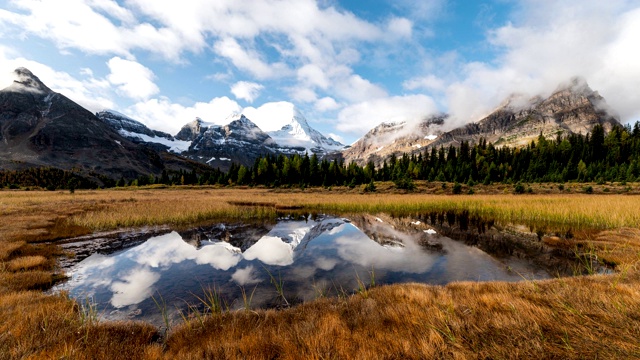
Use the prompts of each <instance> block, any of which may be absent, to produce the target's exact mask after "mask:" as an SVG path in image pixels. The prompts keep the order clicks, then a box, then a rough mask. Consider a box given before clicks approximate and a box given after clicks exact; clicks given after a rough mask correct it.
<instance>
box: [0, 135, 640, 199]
mask: <svg viewBox="0 0 640 360" xmlns="http://www.w3.org/2000/svg"><path fill="white" fill-rule="evenodd" d="M56 179H58V180H56ZM414 180H426V181H441V182H455V183H466V184H469V185H474V184H477V183H483V184H491V183H514V184H515V183H520V182H530V183H532V182H557V183H562V182H567V181H576V182H604V181H620V182H623V181H630V182H631V181H640V124H639V123H636V124H635V125H634V126H633V128H632V127H631V126H629V125H627V126H624V127H623V126H618V127H614V128H613V129H612V130H611V131H610V132H609V133H606V132H605V130H604V128H603V127H602V126H600V125H596V126H595V127H594V128H593V129H592V131H591V132H590V133H588V134H586V135H581V134H569V135H562V134H558V135H557V136H556V137H555V139H547V138H545V137H544V136H542V134H541V135H540V136H539V137H538V138H537V139H536V141H532V142H531V143H529V144H528V145H527V146H524V147H513V148H512V147H496V146H495V145H494V144H492V143H490V142H487V141H486V140H484V139H481V140H480V141H479V142H478V143H477V144H473V145H472V144H470V143H468V142H462V143H461V144H460V145H459V146H453V145H451V146H448V147H439V148H435V147H434V148H427V149H425V150H424V151H423V152H421V153H418V154H412V155H408V154H403V155H402V156H400V157H397V156H394V155H392V156H391V157H389V158H388V159H386V160H385V161H384V162H383V164H382V166H380V167H376V166H374V164H373V162H369V163H368V164H366V165H365V166H360V165H357V164H356V163H350V164H345V163H344V161H343V160H336V161H332V160H328V159H319V158H318V156H317V155H316V154H312V155H311V156H309V155H308V154H304V155H298V154H296V155H292V156H286V155H266V156H261V157H258V158H257V159H256V160H255V161H254V163H253V165H252V166H244V165H238V164H232V165H231V168H230V169H229V170H228V171H226V172H223V171H221V170H219V169H212V170H208V171H202V170H201V169H199V170H195V169H194V170H192V171H184V170H181V171H173V172H169V171H166V170H165V171H163V172H162V174H161V175H159V176H158V175H149V176H147V175H143V176H140V177H138V178H137V179H124V178H121V179H119V180H117V181H116V180H111V179H109V180H105V179H101V181H102V183H103V186H106V187H111V186H142V185H150V184H165V185H215V184H219V185H224V186H227V185H252V186H255V185H264V186H268V187H291V186H296V187H315V186H324V187H330V186H349V187H355V186H359V185H362V184H368V185H369V187H371V189H373V188H374V185H373V184H374V182H375V181H393V182H394V183H395V184H396V186H397V187H398V188H405V189H411V188H413V181H414ZM70 184H71V185H72V186H73V187H77V188H81V187H97V184H96V183H95V182H92V181H90V180H87V179H85V178H83V177H81V176H80V175H77V174H74V173H73V172H69V171H63V170H58V169H51V168H43V169H27V170H22V171H13V172H8V171H3V172H0V186H5V187H6V186H17V185H20V186H40V187H47V188H51V187H57V188H64V189H66V188H69V187H70Z"/></svg>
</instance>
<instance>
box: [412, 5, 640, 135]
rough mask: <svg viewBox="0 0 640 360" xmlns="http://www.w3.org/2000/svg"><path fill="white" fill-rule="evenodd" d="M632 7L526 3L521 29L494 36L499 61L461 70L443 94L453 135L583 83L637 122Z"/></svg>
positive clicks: (639, 31) (637, 61)
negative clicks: (504, 106)
mask: <svg viewBox="0 0 640 360" xmlns="http://www.w3.org/2000/svg"><path fill="white" fill-rule="evenodd" d="M631 4H632V2H630V1H622V0H619V1H616V0H614V1H607V2H602V1H596V0H591V1H581V2H580V3H579V4H577V3H575V2H571V1H554V2H543V3H540V2H538V1H532V0H529V1H524V2H523V3H522V5H521V9H520V12H519V13H518V15H519V16H520V19H521V21H520V23H516V24H511V23H510V24H507V25H505V26H503V27H500V28H498V29H495V30H494V31H492V32H491V33H490V37H489V40H490V42H491V44H492V45H493V46H495V47H498V48H499V49H501V50H502V51H501V56H499V57H498V58H497V59H496V60H495V61H494V62H493V63H492V64H487V63H477V62H472V63H467V64H464V65H463V66H462V74H463V76H462V77H461V79H459V80H458V81H455V82H453V83H452V84H451V85H449V86H448V88H447V89H446V91H445V93H446V96H447V98H448V100H447V103H448V104H447V105H448V108H449V111H450V113H451V114H452V117H451V121H450V122H449V123H448V124H447V125H448V127H453V126H456V125H461V124H464V123H466V122H469V121H475V120H479V118H480V117H481V116H483V115H485V114H487V113H488V112H489V111H491V110H492V109H493V108H495V106H497V105H499V104H500V103H501V102H502V101H503V100H504V99H505V98H506V97H508V96H509V95H511V94H513V93H521V94H524V95H526V96H534V95H548V94H550V93H551V92H552V91H553V90H554V89H556V88H557V86H558V85H559V84H560V83H563V82H566V81H567V80H568V79H569V78H571V77H573V76H583V77H584V78H586V80H587V81H588V83H589V85H590V86H591V88H592V89H594V90H597V91H598V92H599V93H600V94H601V95H602V96H604V97H605V99H606V101H607V103H608V104H609V105H611V107H612V108H614V109H615V110H617V111H618V112H619V113H620V115H621V120H622V121H623V122H625V121H629V120H632V119H637V118H638V117H640V109H639V107H638V105H637V104H638V102H637V96H635V94H636V93H637V91H636V90H637V86H638V85H637V84H638V79H640V48H638V46H637V45H636V44H639V43H640V25H639V24H640V9H639V8H637V5H636V6H635V9H634V8H633V7H634V6H632V5H631ZM406 85H410V86H411V85H414V83H407V84H406ZM634 89H635V90H634Z"/></svg>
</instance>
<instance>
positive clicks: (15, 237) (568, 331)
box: [0, 183, 640, 359]
mask: <svg viewBox="0 0 640 360" xmlns="http://www.w3.org/2000/svg"><path fill="white" fill-rule="evenodd" d="M417 185H418V188H417V192H414V193H410V194H400V193H385V192H386V191H390V192H393V190H389V189H387V184H376V188H377V191H376V192H375V193H368V194H362V195H360V194H358V190H357V189H356V190H354V191H349V190H346V189H338V188H334V189H332V190H326V189H305V191H304V192H302V191H298V190H287V191H282V192H281V191H279V190H276V191H274V190H268V189H213V188H188V189H177V188H164V189H140V190H130V189H127V190H108V191H76V192H75V194H73V195H71V194H68V192H38V191H29V192H22V191H11V192H0V205H1V206H0V355H2V356H0V357H2V358H33V359H38V358H76V359H95V358H123V359H134V358H135V359H144V358H146V359H156V358H177V359H193V358H283V359H294V358H309V359H320V358H343V359H347V358H349V359H351V358H355V359H369V358H405V359H424V358H567V359H578V358H639V357H640V343H638V340H637V339H638V338H640V322H638V319H640V221H639V219H640V212H638V211H637V209H638V208H640V198H639V197H637V196H627V195H614V193H616V192H618V189H616V188H614V187H611V186H609V187H611V194H612V195H602V196H599V195H598V196H596V195H586V194H577V193H576V192H577V191H579V190H580V189H579V188H578V187H576V186H577V185H576V186H574V184H566V188H565V190H564V191H563V194H542V192H543V191H546V190H543V189H541V188H540V187H537V186H534V188H533V191H534V193H536V194H533V195H529V194H527V195H511V194H506V195H500V194H499V193H500V192H501V191H502V190H504V189H506V187H505V188H504V189H500V188H499V187H496V188H494V189H493V190H491V191H492V192H493V193H494V194H493V195H487V194H486V193H487V191H489V190H487V189H489V188H488V187H484V186H480V185H478V186H474V190H475V192H476V194H474V195H456V196H455V197H447V196H442V195H437V194H434V193H436V192H440V193H445V191H448V189H444V190H443V189H442V188H441V187H440V186H439V184H435V185H434V184H422V183H417ZM633 186H634V188H633V190H632V192H637V189H636V188H637V186H636V185H633ZM389 187H390V186H389ZM511 188H512V187H510V188H509V189H507V190H508V192H509V191H510V189H511ZM567 190H570V191H571V194H565V193H566V191H567ZM424 192H429V194H426V193H424ZM556 192H557V191H556ZM600 192H601V189H600V187H598V186H594V194H597V193H600ZM495 193H498V194H497V195H496V194H495ZM337 195H339V196H337ZM233 201H236V202H247V203H252V204H249V205H244V204H239V203H235V204H234V203H229V202H233ZM257 203H259V204H260V206H256V204H257ZM271 203H273V204H275V205H274V206H271ZM295 208H297V209H299V210H301V211H303V212H307V213H309V212H328V213H335V214H347V213H350V212H354V213H355V212H361V211H364V212H374V213H375V212H389V213H392V214H397V215H405V216H412V215H416V214H417V215H419V214H424V213H426V212H430V211H457V210H468V211H469V213H470V215H476V216H482V217H489V218H493V219H496V220H499V221H503V222H512V223H516V224H529V225H531V224H534V225H538V224H540V226H541V227H542V226H544V227H545V228H547V229H559V228H563V229H572V231H573V232H574V237H573V239H571V241H568V242H566V244H565V243H562V244H559V246H566V247H568V249H569V250H570V249H571V248H573V247H574V246H580V249H581V250H582V249H590V248H591V249H593V250H592V251H593V252H594V253H595V255H597V256H598V259H599V260H601V261H604V262H605V263H608V264H611V265H612V266H615V268H616V269H617V272H616V273H614V274H611V275H606V276H605V275H592V276H578V277H574V278H559V279H554V280H548V281H524V282H519V283H499V282H491V283H473V282H461V283H452V284H449V285H446V286H428V285H419V284H402V285H392V286H375V287H374V286H371V285H373V284H374V283H375V275H374V274H370V277H371V279H370V280H369V285H370V286H369V288H368V289H367V296H366V297H364V296H352V293H351V292H348V291H346V290H345V289H343V288H341V287H340V288H339V287H337V286H336V285H335V284H334V288H335V292H336V293H337V294H338V297H337V298H319V299H317V300H316V301H313V302H309V303H305V304H301V305H297V306H292V307H287V308H285V309H283V310H280V311H274V310H267V311H265V310H251V311H248V310H250V309H251V301H252V298H253V294H254V292H255V288H254V290H253V292H251V293H248V291H245V289H244V288H241V291H242V293H243V294H244V297H243V303H244V309H245V310H247V311H233V312H230V311H222V312H220V313H217V314H216V315H214V316H211V313H213V311H212V310H205V311H204V312H202V313H201V316H200V317H198V316H196V315H193V316H191V317H189V316H185V317H183V320H182V323H181V324H172V325H174V326H173V327H172V329H171V330H170V331H167V332H166V334H165V336H164V337H163V336H162V334H160V333H159V332H158V329H156V328H154V327H153V326H151V325H148V324H141V323H132V322H125V323H114V322H100V321H97V322H93V321H91V324H89V323H88V322H87V321H86V320H83V318H84V319H88V318H90V317H92V315H90V314H91V313H92V310H89V313H87V312H86V310H82V308H81V306H80V305H79V302H78V301H73V300H70V299H68V298H67V297H66V296H65V295H64V294H57V295H45V294H43V293H42V292H41V291H39V290H42V289H47V288H48V287H50V286H51V284H53V283H54V281H55V280H56V279H57V278H59V276H57V275H56V273H55V272H56V269H55V259H56V257H58V256H61V255H63V253H62V251H61V250H60V248H59V247H57V246H55V245H54V244H48V243H46V242H47V241H49V240H53V239H61V238H67V237H73V236H77V235H79V234H87V233H90V232H92V231H95V230H108V229H115V228H119V227H136V226H148V225H159V224H168V225H171V226H175V227H180V226H187V225H189V224H192V223H200V222H202V223H206V222H210V221H215V220H216V219H223V218H225V219H246V220H253V221H256V220H258V221H261V220H267V221H270V220H272V219H275V218H276V217H277V216H278V214H279V212H280V210H281V209H295ZM536 227H537V226H536ZM41 257H44V258H45V259H46V260H47V261H45V262H41V259H42V258H41ZM20 259H22V260H20ZM30 259H31V260H30ZM33 259H37V260H35V261H34V260H33ZM32 261H33V263H40V265H36V266H33V267H32V266H11V265H10V264H20V263H23V264H29V263H31V262H32ZM361 282H362V283H363V285H365V281H364V280H362V281H361ZM282 285H283V286H284V284H282ZM34 290H38V291H34ZM203 296H204V297H208V296H207V295H206V294H205V295H203ZM203 299H204V298H203ZM205 300H206V302H207V303H211V302H212V300H211V299H205ZM215 302H216V300H213V303H214V304H215ZM161 303H163V301H162V300H161V299H158V304H161ZM213 307H217V305H214V306H213ZM161 308H162V306H161ZM164 308H166V304H165V305H164ZM185 320H186V323H185ZM166 322H167V323H168V320H166ZM194 324H195V325H197V326H193V325H194ZM167 328H168V326H167ZM160 339H162V341H159V340H160Z"/></svg>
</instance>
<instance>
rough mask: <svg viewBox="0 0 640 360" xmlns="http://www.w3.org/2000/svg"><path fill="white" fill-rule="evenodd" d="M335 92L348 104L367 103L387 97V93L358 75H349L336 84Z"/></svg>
mask: <svg viewBox="0 0 640 360" xmlns="http://www.w3.org/2000/svg"><path fill="white" fill-rule="evenodd" d="M335 90H336V93H337V95H339V96H340V97H342V98H344V99H346V100H347V101H349V102H361V101H368V100H371V99H378V98H384V97H386V96H387V92H386V91H385V90H384V89H383V88H381V87H380V86H378V85H375V84H373V83H371V82H370V81H369V80H367V79H364V78H362V77H361V76H360V75H351V76H348V77H347V78H345V79H344V80H343V81H340V82H338V83H336V84H335Z"/></svg>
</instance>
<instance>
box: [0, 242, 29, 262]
mask: <svg viewBox="0 0 640 360" xmlns="http://www.w3.org/2000/svg"><path fill="white" fill-rule="evenodd" d="M24 245H26V242H25V241H12V242H2V241H0V261H4V260H6V259H8V258H9V257H10V256H11V255H12V254H13V253H14V252H15V251H16V250H18V249H20V248H21V247H23V246H24Z"/></svg>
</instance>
